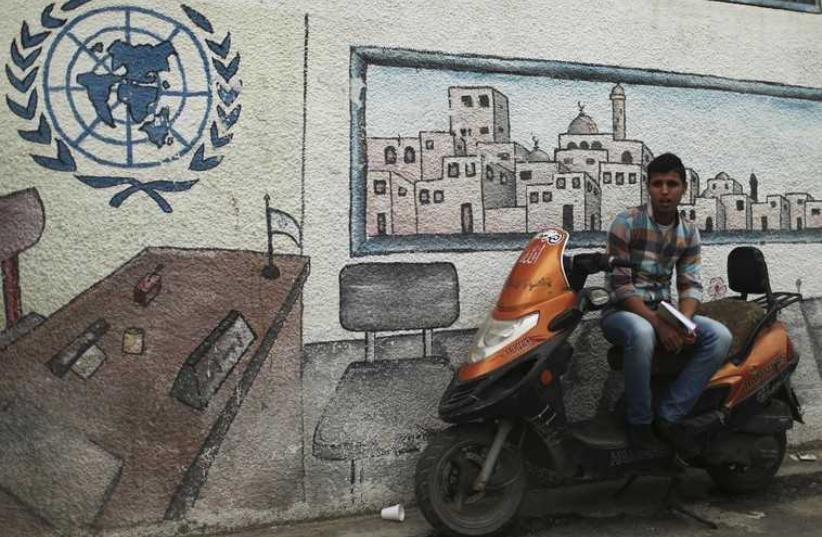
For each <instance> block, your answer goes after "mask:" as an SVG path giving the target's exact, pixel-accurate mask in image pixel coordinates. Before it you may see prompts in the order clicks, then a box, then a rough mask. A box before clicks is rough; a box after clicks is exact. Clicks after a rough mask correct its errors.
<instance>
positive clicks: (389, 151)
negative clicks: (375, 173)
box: [385, 145, 397, 164]
mask: <svg viewBox="0 0 822 537" xmlns="http://www.w3.org/2000/svg"><path fill="white" fill-rule="evenodd" d="M385 163H386V164H396V163H397V150H396V149H394V146H393V145H389V146H387V147H386V148H385Z"/></svg>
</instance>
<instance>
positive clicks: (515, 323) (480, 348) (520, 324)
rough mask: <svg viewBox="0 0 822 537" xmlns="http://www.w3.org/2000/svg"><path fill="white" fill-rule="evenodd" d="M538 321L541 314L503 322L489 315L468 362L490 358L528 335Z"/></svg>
mask: <svg viewBox="0 0 822 537" xmlns="http://www.w3.org/2000/svg"><path fill="white" fill-rule="evenodd" d="M538 321H539V313H536V312H534V313H531V314H528V315H526V316H525V317H520V318H519V319H514V320H512V321H502V320H499V319H494V318H493V317H492V316H491V315H488V318H486V319H485V322H483V323H482V324H481V325H480V327H479V329H478V330H477V335H476V336H475V337H474V345H473V347H472V348H471V354H469V355H468V361H469V362H479V361H480V360H484V359H486V358H488V357H489V356H491V355H492V354H494V353H495V352H497V351H498V350H500V349H501V348H503V347H505V346H506V345H508V344H509V343H512V342H513V341H516V340H517V339H519V338H520V337H521V336H523V335H524V334H526V333H527V332H528V331H529V330H531V329H532V328H533V327H535V326H536V325H537V322H538Z"/></svg>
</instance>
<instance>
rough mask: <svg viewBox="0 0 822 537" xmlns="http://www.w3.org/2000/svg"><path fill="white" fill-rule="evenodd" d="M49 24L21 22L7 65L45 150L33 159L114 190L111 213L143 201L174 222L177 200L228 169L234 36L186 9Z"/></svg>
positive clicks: (90, 9)
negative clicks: (174, 196) (137, 197)
mask: <svg viewBox="0 0 822 537" xmlns="http://www.w3.org/2000/svg"><path fill="white" fill-rule="evenodd" d="M39 22H40V28H35V26H34V25H31V26H30V25H29V24H28V22H24V23H23V24H22V26H21V30H20V36H19V37H18V39H16V40H15V41H14V42H13V43H12V45H11V58H10V61H9V63H8V64H7V65H6V75H7V77H8V79H9V82H11V85H12V88H13V90H14V91H12V92H10V93H9V94H8V95H7V98H6V101H7V104H8V107H9V109H10V110H11V111H12V112H13V113H14V114H15V115H17V116H18V117H19V118H20V119H21V120H23V121H28V122H29V127H27V128H21V129H20V131H19V134H20V136H21V137H22V138H23V139H25V140H26V141H28V142H31V143H32V144H35V145H36V146H40V147H35V148H34V150H33V151H32V158H34V160H35V162H37V163H38V164H39V165H41V166H43V167H44V168H47V169H49V170H52V171H54V172H66V173H71V174H72V175H74V177H75V178H76V180H79V181H80V182H82V183H84V184H86V185H88V186H91V187H93V188H97V189H112V192H113V196H112V198H111V200H110V202H109V204H110V205H111V206H112V207H120V206H121V205H122V203H123V202H124V201H125V200H126V199H128V198H129V197H130V196H131V195H133V194H136V193H138V192H142V193H144V194H146V195H148V196H149V197H150V198H151V199H152V200H154V202H155V203H156V204H157V206H158V207H159V208H160V209H162V210H163V211H164V212H167V213H170V212H172V208H171V204H170V202H169V200H168V199H167V195H168V194H170V193H175V192H185V191H187V190H189V189H191V188H192V187H193V186H194V185H195V184H196V183H197V181H198V177H197V176H198V175H199V174H200V173H202V172H206V171H208V170H212V169H214V168H216V167H217V166H219V165H220V163H221V162H222V158H223V154H224V152H225V150H226V149H228V148H229V146H230V144H231V142H232V140H233V134H232V132H231V131H232V128H233V127H234V126H235V125H236V123H237V121H238V120H239V118H240V113H241V110H242V107H241V105H240V104H239V95H240V88H241V86H242V83H241V81H240V79H239V77H238V76H237V72H238V70H239V65H240V54H239V53H237V52H235V51H233V50H232V46H231V34H230V33H224V34H222V35H220V34H218V33H217V31H216V30H215V28H214V27H213V25H212V23H211V21H210V20H209V19H208V18H207V17H206V16H205V15H204V14H202V13H200V12H199V11H197V10H195V9H194V8H191V7H190V6H186V5H177V6H176V8H175V9H169V10H163V11H162V12H161V11H157V10H153V9H147V8H144V7H141V6H137V5H118V6H105V7H96V6H95V5H94V3H93V2H92V1H91V0H71V1H68V2H65V3H63V4H62V5H61V6H60V7H59V8H57V7H56V6H55V5H54V4H51V5H49V6H47V7H46V8H45V9H43V11H42V12H41V14H40V21H39ZM38 93H39V95H38ZM101 170H104V172H103V173H101Z"/></svg>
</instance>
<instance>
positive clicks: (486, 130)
mask: <svg viewBox="0 0 822 537" xmlns="http://www.w3.org/2000/svg"><path fill="white" fill-rule="evenodd" d="M480 134H488V127H480Z"/></svg>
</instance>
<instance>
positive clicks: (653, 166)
mask: <svg viewBox="0 0 822 537" xmlns="http://www.w3.org/2000/svg"><path fill="white" fill-rule="evenodd" d="M668 172H676V173H678V174H679V177H680V179H682V184H683V185H685V186H686V187H687V186H688V182H687V181H686V180H685V166H684V165H683V164H682V161H681V160H679V157H678V156H676V155H674V154H673V153H663V154H661V155H659V156H658V157H656V158H655V159H654V160H652V161H651V162H650V164H648V182H649V183H650V182H651V176H652V175H654V174H655V173H668Z"/></svg>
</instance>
